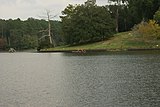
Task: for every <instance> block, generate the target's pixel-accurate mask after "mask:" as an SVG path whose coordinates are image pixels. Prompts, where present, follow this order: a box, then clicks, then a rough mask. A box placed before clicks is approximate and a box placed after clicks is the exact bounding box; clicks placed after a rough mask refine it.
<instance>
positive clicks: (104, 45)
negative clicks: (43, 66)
mask: <svg viewBox="0 0 160 107" xmlns="http://www.w3.org/2000/svg"><path fill="white" fill-rule="evenodd" d="M154 48H160V40H148V39H146V38H143V37H141V36H136V35H135V34H133V33H131V32H123V33H118V34H115V35H114V36H113V37H112V38H110V39H109V40H105V41H101V42H96V43H92V44H86V45H80V46H59V47H56V48H49V49H43V50H41V51H70V50H79V49H84V50H108V51H121V50H128V49H154Z"/></svg>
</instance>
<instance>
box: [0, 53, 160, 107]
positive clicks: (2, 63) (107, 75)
mask: <svg viewBox="0 0 160 107" xmlns="http://www.w3.org/2000/svg"><path fill="white" fill-rule="evenodd" d="M0 107H160V52H145V53H144V52H127V53H122V52H120V53H115V52H114V53H98V54H96V53H94V54H62V53H45V54H44V53H43V54H41V53H13V54H10V53H1V54H0Z"/></svg>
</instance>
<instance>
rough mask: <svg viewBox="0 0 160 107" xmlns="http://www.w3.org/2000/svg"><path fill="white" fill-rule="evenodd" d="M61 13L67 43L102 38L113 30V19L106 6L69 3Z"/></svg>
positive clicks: (107, 36) (92, 40) (86, 41)
mask: <svg viewBox="0 0 160 107" xmlns="http://www.w3.org/2000/svg"><path fill="white" fill-rule="evenodd" d="M62 13H63V15H64V16H61V18H62V29H63V35H64V38H65V42H66V43H67V44H81V43H88V42H94V41H99V40H104V39H106V38H109V37H110V36H111V35H112V34H113V33H114V32H115V24H114V20H113V19H112V18H111V15H110V13H109V11H108V9H107V8H106V7H102V6H95V5H89V6H88V5H87V6H86V5H76V6H73V5H69V6H68V7H67V8H66V9H65V10H64V11H63V12H62Z"/></svg>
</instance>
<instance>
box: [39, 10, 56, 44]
mask: <svg viewBox="0 0 160 107" xmlns="http://www.w3.org/2000/svg"><path fill="white" fill-rule="evenodd" d="M56 16H57V15H51V11H50V10H46V15H45V16H39V17H40V18H43V19H46V20H47V21H48V29H47V30H48V37H49V42H50V44H53V45H55V42H54V40H53V39H52V36H51V19H53V18H55V17H56ZM42 31H46V30H41V32H42Z"/></svg>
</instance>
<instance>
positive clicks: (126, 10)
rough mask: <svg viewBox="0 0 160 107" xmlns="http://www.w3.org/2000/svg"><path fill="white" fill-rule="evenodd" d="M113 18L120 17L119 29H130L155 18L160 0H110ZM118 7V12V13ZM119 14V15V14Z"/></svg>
mask: <svg viewBox="0 0 160 107" xmlns="http://www.w3.org/2000/svg"><path fill="white" fill-rule="evenodd" d="M109 1H111V2H113V3H111V4H110V5H109V6H108V7H109V10H110V11H111V14H112V18H114V19H117V18H118V21H117V22H118V30H119V31H120V32H121V31H128V30H130V29H131V28H132V27H133V26H134V25H135V24H138V23H140V22H141V21H148V20H150V19H153V17H154V14H155V12H156V11H157V10H158V8H159V7H160V0H109ZM117 9H118V13H117ZM117 15H118V16H117Z"/></svg>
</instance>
